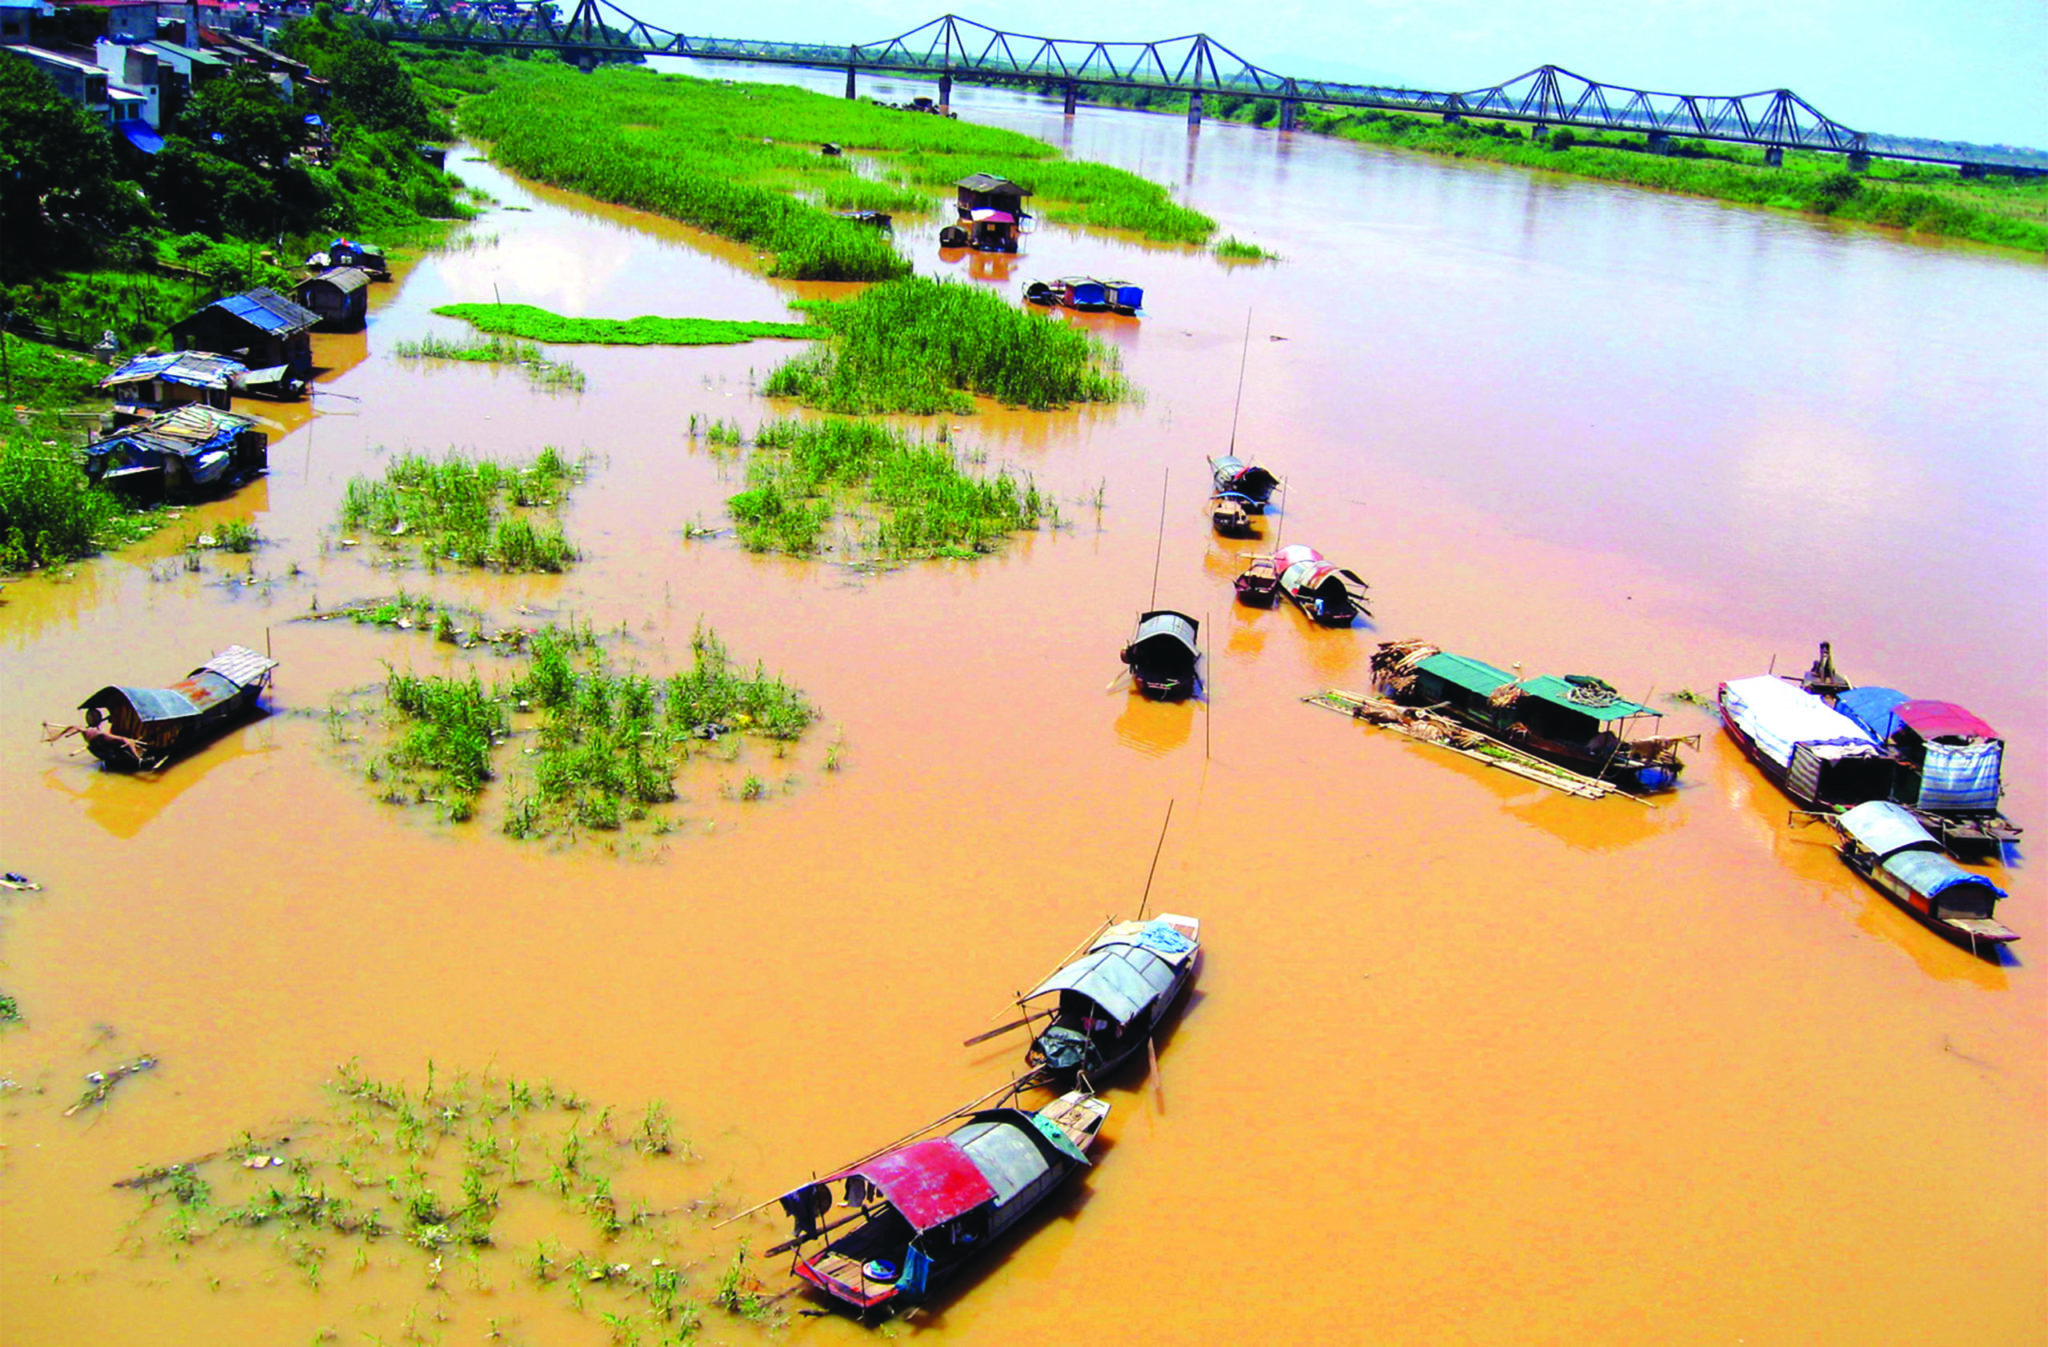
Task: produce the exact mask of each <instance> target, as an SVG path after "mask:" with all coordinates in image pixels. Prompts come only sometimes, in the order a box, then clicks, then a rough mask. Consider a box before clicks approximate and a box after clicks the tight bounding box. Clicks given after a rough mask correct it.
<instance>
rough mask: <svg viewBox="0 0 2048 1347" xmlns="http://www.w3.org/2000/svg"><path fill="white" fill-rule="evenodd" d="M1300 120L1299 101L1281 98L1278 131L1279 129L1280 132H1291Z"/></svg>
mask: <svg viewBox="0 0 2048 1347" xmlns="http://www.w3.org/2000/svg"><path fill="white" fill-rule="evenodd" d="M1300 120H1301V103H1300V101H1299V100H1297V99H1293V98H1283V99H1281V100H1280V129H1281V130H1282V131H1292V130H1293V129H1294V128H1295V125H1296V123H1298V122H1299V121H1300Z"/></svg>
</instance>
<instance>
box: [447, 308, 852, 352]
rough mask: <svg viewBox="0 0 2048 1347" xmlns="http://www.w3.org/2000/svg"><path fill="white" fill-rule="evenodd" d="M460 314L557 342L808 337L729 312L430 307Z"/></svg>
mask: <svg viewBox="0 0 2048 1347" xmlns="http://www.w3.org/2000/svg"><path fill="white" fill-rule="evenodd" d="M434 312H435V313H438V314H440V315H442V316H443V317H445V318H460V319H462V320H463V321H464V322H466V323H469V324H470V325H471V326H473V327H475V328H476V329H477V330H478V331H479V332H487V333H490V334H492V336H493V337H494V338H501V337H519V338H526V339H528V340H531V341H545V342H550V343H553V344H556V345H577V344H589V345H601V346H720V345H730V344H734V343H738V342H745V341H756V340H759V339H760V338H763V337H793V338H797V339H800V340H808V339H809V338H812V337H815V336H817V335H818V331H817V329H816V328H813V327H809V326H806V325H805V324H803V323H756V322H745V321H741V320H738V319H729V318H655V317H651V316H643V317H640V318H568V317H564V316H563V315H561V314H558V313H550V312H548V311H547V310H546V309H542V308H536V307H535V306H533V305H531V304H443V305H442V306H441V307H440V308H438V309H435V310H434Z"/></svg>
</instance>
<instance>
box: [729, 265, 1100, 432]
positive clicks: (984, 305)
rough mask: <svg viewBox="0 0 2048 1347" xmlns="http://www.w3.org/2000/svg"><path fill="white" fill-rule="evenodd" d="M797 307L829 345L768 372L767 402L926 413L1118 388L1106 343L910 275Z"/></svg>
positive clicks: (1093, 396)
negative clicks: (984, 400) (979, 402)
mask: <svg viewBox="0 0 2048 1347" xmlns="http://www.w3.org/2000/svg"><path fill="white" fill-rule="evenodd" d="M800 307H802V308H804V309H805V310H806V311H807V312H809V313H810V315H811V318H812V321H813V322H815V323H817V324H818V325H820V326H822V327H824V328H825V329H827V330H828V331H829V332H830V333H831V338H830V341H829V343H828V344H827V345H826V346H825V347H824V349H822V350H819V351H816V352H813V353H811V354H808V355H801V356H797V357H795V358H794V359H792V360H790V361H789V362H788V363H786V364H784V365H783V366H782V367H781V368H779V369H777V370H776V371H775V372H774V373H773V374H771V375H770V376H769V377H768V381H767V383H766V384H765V385H764V386H763V391H764V392H766V393H767V394H768V395H769V396H770V397H790V398H795V399H797V400H798V401H799V402H802V403H804V404H805V405H806V406H810V407H817V408H819V409H821V410H824V411H832V412H845V413H848V414H851V415H862V414H866V413H870V412H913V413H919V414H926V415H929V414H932V413H937V412H971V411H973V410H974V404H973V401H972V400H971V399H970V398H969V397H968V396H967V395H968V394H970V393H980V394H983V395H985V396H988V397H992V398H994V399H996V400H997V401H999V402H1002V403H1005V404H1007V405H1009V406H1015V407H1031V408H1034V409H1039V410H1044V409H1047V408H1053V407H1064V406H1067V405H1068V404H1070V403H1075V402H1115V401H1117V400H1119V399H1121V398H1124V397H1127V396H1129V393H1130V385H1129V384H1128V383H1127V382H1126V381H1125V380H1124V377H1123V376H1122V375H1121V374H1119V373H1117V365H1118V359H1117V354H1116V351H1115V350H1114V348H1112V347H1110V346H1109V345H1107V344H1106V343H1104V342H1102V341H1101V340H1100V339H1098V338H1096V337H1095V336H1094V335H1092V334H1090V333H1089V332H1087V331H1085V330H1083V329H1081V328H1078V327H1073V326H1070V325H1068V324H1066V323H1063V322H1058V321H1054V320H1051V319H1048V318H1046V317H1045V316H1044V315H1042V314H1036V313H1028V312H1026V311H1024V310H1022V309H1018V308H1014V307H1012V306H1011V305H1009V304H1007V303H1005V302H1003V300H1002V299H1001V297H999V296H997V295H995V294H993V293H991V292H989V291H987V290H984V289H981V288H979V287H977V286H971V285H961V284H955V283H950V282H943V281H934V280H928V279H926V278H924V277H910V278H908V279H905V280H901V281H891V282H889V283H888V284H885V285H878V286H875V287H874V288H873V289H871V290H868V291H866V292H864V293H862V294H860V295H857V296H855V297H854V298H852V299H847V300H822V301H810V302H806V303H803V304H801V305H800Z"/></svg>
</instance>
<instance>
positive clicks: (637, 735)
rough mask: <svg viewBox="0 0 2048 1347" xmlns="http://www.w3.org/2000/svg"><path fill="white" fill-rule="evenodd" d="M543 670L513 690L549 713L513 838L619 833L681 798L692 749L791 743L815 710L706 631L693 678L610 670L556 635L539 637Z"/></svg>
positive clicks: (698, 640)
mask: <svg viewBox="0 0 2048 1347" xmlns="http://www.w3.org/2000/svg"><path fill="white" fill-rule="evenodd" d="M532 649H533V663H532V665H531V666H530V667H529V668H528V670H527V672H526V674H525V676H524V677H523V678H521V679H519V680H518V681H517V682H515V683H514V684H513V685H512V687H511V689H510V691H511V694H512V695H513V696H515V697H517V698H518V700H519V705H520V708H521V709H522V710H532V711H534V712H535V713H537V714H538V715H539V717H540V724H539V727H538V731H537V734H536V741H537V751H536V752H535V754H534V755H533V757H532V761H531V768H532V772H531V778H530V781H527V782H523V783H521V786H524V789H523V790H522V789H521V786H515V787H514V791H515V794H514V798H513V801H512V803H511V804H510V806H508V808H507V809H506V813H505V820H504V824H503V829H504V831H505V832H506V834H507V835H509V836H513V837H535V836H543V835H547V834H550V833H565V832H571V831H573V830H574V829H576V828H579V827H581V828H590V829H596V830H599V831H611V830H614V829H617V828H620V827H622V826H623V825H625V824H627V823H633V822H638V821H640V820H642V819H645V818H647V817H648V816H649V810H650V807H651V806H655V805H662V804H667V803H669V802H671V801H673V800H675V799H676V798H677V796H678V792H677V790H676V784H675V778H676V772H677V770H678V768H679V767H680V766H681V765H682V764H683V763H685V762H687V761H688V760H689V758H690V756H691V753H692V751H693V749H694V748H696V747H698V746H709V745H711V744H713V743H715V742H716V741H717V740H718V739H720V738H722V737H723V736H726V735H732V734H754V735H759V736H763V737H766V738H769V739H781V740H792V739H797V738H799V737H801V736H802V734H803V732H804V731H805V730H806V729H808V728H809V727H810V725H811V722H812V721H813V720H814V719H815V718H816V716H817V712H816V711H815V710H814V709H813V708H812V707H811V705H810V703H809V702H808V701H806V700H805V698H804V695H803V693H801V692H800V691H798V690H797V689H796V688H794V687H791V686H790V685H789V684H788V683H786V682H784V681H783V680H782V679H781V678H779V677H776V676H774V675H772V674H770V673H769V672H768V671H767V670H766V669H765V668H764V667H762V666H761V665H759V664H756V665H755V666H754V668H753V670H752V671H751V672H749V671H748V670H746V669H744V668H742V667H740V666H739V665H737V664H736V663H734V661H733V659H732V655H731V652H730V651H728V650H727V649H726V647H725V643H724V642H723V641H721V640H719V638H718V634H717V633H716V632H714V631H711V630H710V629H709V628H706V627H701V626H700V627H699V628H698V630H697V632H696V635H695V636H694V637H693V639H692V640H691V653H692V663H691V666H690V668H689V669H688V670H685V671H682V672H679V673H675V674H672V675H670V676H669V677H667V678H665V679H656V678H652V677H650V676H648V675H646V674H642V673H637V672H626V673H619V672H614V671H613V670H611V669H610V668H609V667H607V662H606V659H605V656H604V652H603V650H602V649H601V648H599V647H598V646H597V645H596V644H595V643H594V642H591V641H588V640H583V641H579V640H577V639H576V637H575V634H574V633H564V632H561V631H558V630H554V629H548V630H544V631H541V632H538V633H536V634H535V635H534V637H533V641H532Z"/></svg>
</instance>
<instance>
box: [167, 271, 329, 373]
mask: <svg viewBox="0 0 2048 1347" xmlns="http://www.w3.org/2000/svg"><path fill="white" fill-rule="evenodd" d="M319 323H320V315H319V314H317V313H315V312H313V311H312V310H311V309H309V308H307V307H306V306H305V305H303V304H299V303H297V302H295V301H293V300H289V299H286V298H285V297H284V296H283V295H280V294H279V293H277V291H275V290H268V289H259V290H251V291H249V292H248V293H246V294H240V295H229V296H228V297H227V298H226V299H217V300H215V301H214V302H213V303H211V304H209V305H207V306H206V307H205V308H203V309H201V310H200V311H199V312H197V313H195V314H193V315H192V316H191V317H190V318H187V319H185V320H184V321H183V322H181V323H177V324H175V325H174V326H173V327H172V328H171V335H173V336H174V337H176V338H177V339H178V343H179V344H180V345H182V346H188V347H192V348H194V349H197V350H202V351H223V352H226V353H228V354H230V355H233V356H236V357H238V358H239V359H241V361H242V362H243V363H244V364H246V365H248V366H249V367H250V368H251V369H262V368H264V367H265V366H270V365H283V366H285V367H286V368H287V369H289V370H291V372H292V373H293V374H295V375H297V376H299V377H300V378H306V377H309V376H310V375H311V374H312V372H313V339H312V336H311V333H312V331H313V329H314V328H315V327H317V326H319Z"/></svg>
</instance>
